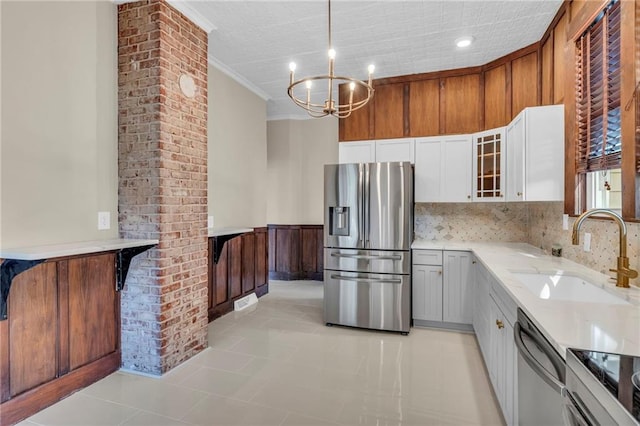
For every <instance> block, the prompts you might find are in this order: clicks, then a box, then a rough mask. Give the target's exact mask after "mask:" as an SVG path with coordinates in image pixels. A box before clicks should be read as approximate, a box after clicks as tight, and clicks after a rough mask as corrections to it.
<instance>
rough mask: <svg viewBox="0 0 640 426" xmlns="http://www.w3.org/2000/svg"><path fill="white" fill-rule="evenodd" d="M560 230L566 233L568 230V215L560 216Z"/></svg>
mask: <svg viewBox="0 0 640 426" xmlns="http://www.w3.org/2000/svg"><path fill="white" fill-rule="evenodd" d="M562 229H563V230H565V231H567V230H568V229H569V215H568V214H563V215H562Z"/></svg>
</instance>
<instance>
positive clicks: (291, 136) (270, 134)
mask: <svg viewBox="0 0 640 426" xmlns="http://www.w3.org/2000/svg"><path fill="white" fill-rule="evenodd" d="M267 145H268V151H267V164H268V194H269V196H268V201H267V222H268V223H271V224H280V225H299V224H302V225H304V224H309V225H318V224H322V223H324V217H323V212H322V209H323V204H324V198H323V197H324V165H325V164H332V163H337V162H338V120H337V119H335V118H333V117H326V118H322V119H309V120H275V121H269V122H268V123H267Z"/></svg>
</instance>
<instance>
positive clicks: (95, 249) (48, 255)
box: [0, 238, 158, 260]
mask: <svg viewBox="0 0 640 426" xmlns="http://www.w3.org/2000/svg"><path fill="white" fill-rule="evenodd" d="M155 244H158V240H134V239H125V238H116V239H112V240H94V241H81V242H77V243H64V244H51V245H45V246H30V247H16V248H3V249H0V259H17V260H40V259H53V258H55V257H62V256H74V255H77V254H87V253H99V252H103V251H113V250H120V249H124V248H131V247H141V246H148V245H155Z"/></svg>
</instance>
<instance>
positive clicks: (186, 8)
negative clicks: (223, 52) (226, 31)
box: [166, 0, 217, 34]
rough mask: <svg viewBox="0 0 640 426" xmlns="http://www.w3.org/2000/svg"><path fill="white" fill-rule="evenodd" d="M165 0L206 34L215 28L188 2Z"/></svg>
mask: <svg viewBox="0 0 640 426" xmlns="http://www.w3.org/2000/svg"><path fill="white" fill-rule="evenodd" d="M166 2H167V3H169V4H170V5H171V6H173V7H174V8H175V9H177V10H178V11H179V12H181V13H182V14H183V15H184V16H186V17H187V18H189V19H190V20H191V22H193V23H194V24H196V25H197V26H199V27H200V28H202V29H203V30H204V31H205V32H206V33H207V34H209V33H210V32H211V31H213V30H216V29H217V28H216V26H215V25H214V24H213V23H212V22H211V21H210V20H208V19H207V18H206V17H205V16H204V15H203V14H202V13H200V12H198V11H197V10H195V9H194V8H193V7H191V6H190V5H189V3H188V2H186V1H184V0H166Z"/></svg>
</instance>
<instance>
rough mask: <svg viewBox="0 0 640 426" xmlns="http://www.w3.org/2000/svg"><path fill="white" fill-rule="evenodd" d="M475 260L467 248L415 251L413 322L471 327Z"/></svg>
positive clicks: (463, 327)
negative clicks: (464, 249)
mask: <svg viewBox="0 0 640 426" xmlns="http://www.w3.org/2000/svg"><path fill="white" fill-rule="evenodd" d="M473 263H474V261H473V255H472V254H471V253H470V252H466V251H448V250H445V251H441V250H413V277H412V283H413V298H412V299H413V319H414V324H416V325H437V324H429V323H425V322H422V321H427V322H437V323H442V324H440V325H441V326H444V327H447V326H450V327H453V328H462V329H470V328H471V327H470V326H471V323H472V320H473V296H472V294H471V290H472V288H473V281H474V275H475V274H474V270H473Z"/></svg>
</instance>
